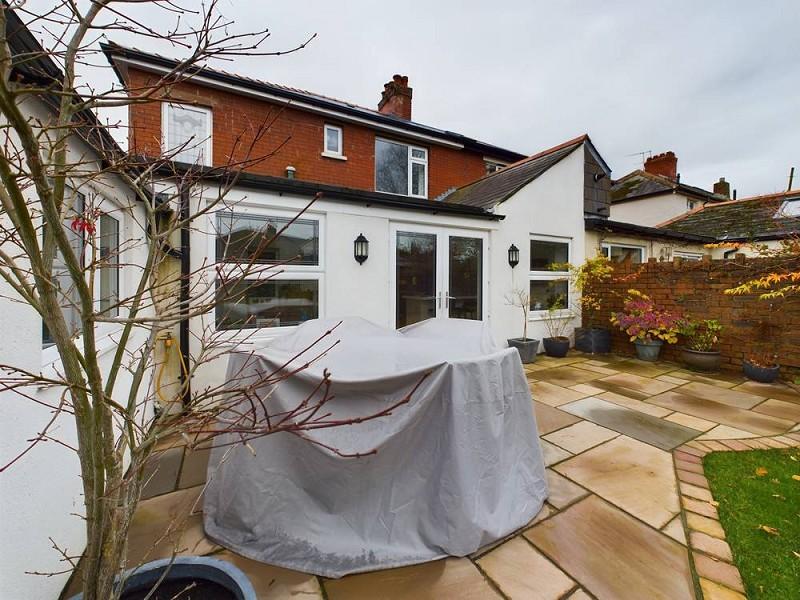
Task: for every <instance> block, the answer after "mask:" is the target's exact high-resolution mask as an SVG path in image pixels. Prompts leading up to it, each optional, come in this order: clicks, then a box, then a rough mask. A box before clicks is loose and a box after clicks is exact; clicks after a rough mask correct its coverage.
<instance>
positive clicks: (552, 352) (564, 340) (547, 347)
mask: <svg viewBox="0 0 800 600" xmlns="http://www.w3.org/2000/svg"><path fill="white" fill-rule="evenodd" d="M542 343H543V344H544V353H545V354H547V356H552V357H553V358H564V357H565V356H566V355H567V352H569V338H568V337H564V336H560V337H551V338H544V339H543V340H542Z"/></svg>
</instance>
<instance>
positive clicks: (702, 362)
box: [681, 348, 722, 371]
mask: <svg viewBox="0 0 800 600" xmlns="http://www.w3.org/2000/svg"><path fill="white" fill-rule="evenodd" d="M681 360H683V362H684V363H686V366H687V367H689V368H690V369H694V370H696V371H719V365H720V363H721V362H722V355H721V354H720V353H719V351H716V352H701V351H700V350H690V349H689V348H681Z"/></svg>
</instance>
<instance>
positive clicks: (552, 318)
mask: <svg viewBox="0 0 800 600" xmlns="http://www.w3.org/2000/svg"><path fill="white" fill-rule="evenodd" d="M574 316H575V313H574V312H572V311H571V310H569V309H568V308H566V306H565V302H564V299H563V298H561V297H559V298H558V299H557V300H556V301H555V302H554V303H553V304H552V305H551V306H550V307H549V308H548V309H547V313H546V314H545V316H544V319H543V320H544V325H545V327H546V328H547V334H548V337H546V338H544V339H543V340H542V344H543V345H544V353H545V354H546V355H547V356H552V357H554V358H564V357H565V356H566V355H567V352H569V338H568V337H567V336H566V335H564V334H565V333H566V332H567V328H568V327H569V325H570V322H571V321H572V318H573V317H574Z"/></svg>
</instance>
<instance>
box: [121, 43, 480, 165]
mask: <svg viewBox="0 0 800 600" xmlns="http://www.w3.org/2000/svg"><path fill="white" fill-rule="evenodd" d="M115 61H116V62H117V63H118V64H120V65H125V66H132V67H137V68H139V69H142V70H143V71H151V72H155V73H162V74H166V73H169V72H170V70H169V69H167V68H165V67H159V66H155V65H151V64H149V63H146V62H143V61H138V60H134V59H130V58H121V57H118V58H115ZM186 81H187V82H188V83H199V84H201V85H204V86H206V87H210V88H216V89H220V90H227V91H231V92H234V93H236V94H240V95H242V96H250V97H253V98H261V99H262V100H270V101H272V102H278V103H281V104H284V105H287V106H293V107H297V108H300V109H302V110H306V111H308V112H313V113H317V114H320V115H325V116H330V117H335V118H336V119H339V120H340V121H347V122H351V123H358V124H361V125H365V126H367V127H370V128H372V129H379V130H381V131H386V132H390V133H394V134H395V135H400V136H402V137H405V138H409V139H414V140H422V141H425V142H429V143H431V144H438V145H439V146H447V147H449V148H458V149H463V148H464V145H463V144H457V143H455V142H451V141H449V140H445V139H442V138H437V137H434V136H431V135H425V134H424V133H416V132H412V131H407V130H405V129H402V128H400V127H392V126H391V125H385V124H383V123H375V122H374V121H370V120H369V119H362V118H360V117H356V116H353V115H348V114H345V113H342V112H339V111H336V110H332V109H327V108H321V107H318V106H314V105H312V104H306V103H305V102H299V101H297V100H287V99H286V98H281V97H280V96H276V95H274V94H268V93H266V92H257V91H255V90H251V89H248V88H246V87H242V86H238V85H233V84H229V83H222V82H219V81H214V80H213V79H209V78H207V77H203V76H202V75H194V76H192V77H191V78H189V79H187V80H186Z"/></svg>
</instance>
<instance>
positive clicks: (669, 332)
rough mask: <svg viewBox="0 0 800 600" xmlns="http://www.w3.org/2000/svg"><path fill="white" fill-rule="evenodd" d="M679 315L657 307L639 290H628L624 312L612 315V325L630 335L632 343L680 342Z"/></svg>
mask: <svg viewBox="0 0 800 600" xmlns="http://www.w3.org/2000/svg"><path fill="white" fill-rule="evenodd" d="M681 322H682V321H681V318H680V316H679V315H676V314H674V313H671V312H669V311H666V310H660V309H659V308H657V307H656V305H655V303H654V302H653V300H652V298H650V296H648V295H647V294H643V293H642V292H640V291H639V290H633V289H631V290H628V295H627V297H626V298H625V304H623V310H622V312H614V313H611V323H613V324H614V325H616V326H617V327H619V328H620V329H621V330H622V331H624V332H625V333H627V334H628V336H629V337H630V339H631V341H632V342H635V341H637V340H640V341H645V342H652V341H655V340H661V341H663V342H667V343H668V344H676V343H677V342H678V331H679V328H680V325H681Z"/></svg>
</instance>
